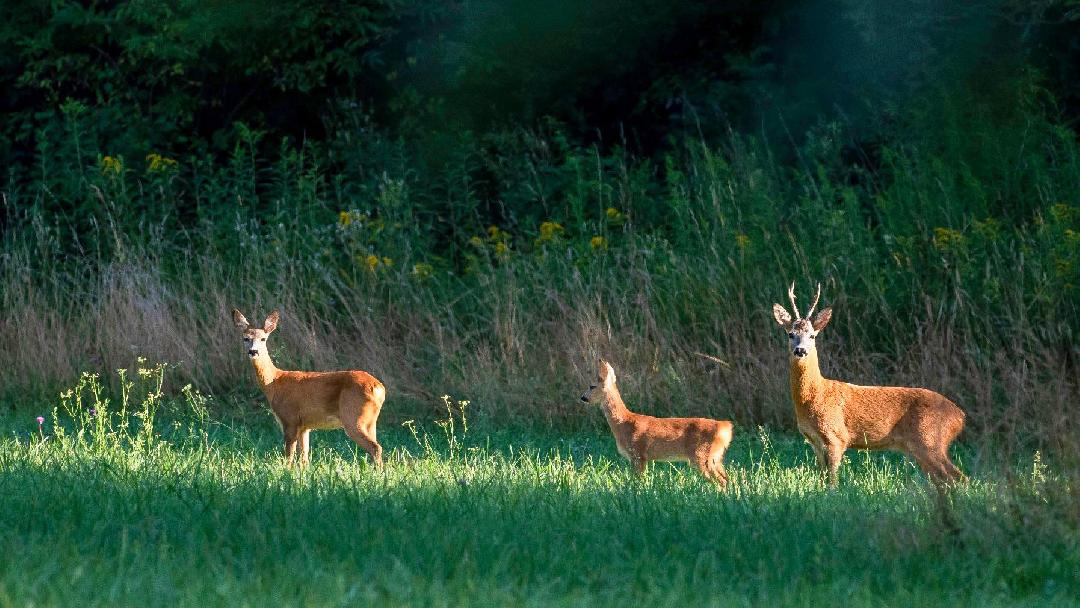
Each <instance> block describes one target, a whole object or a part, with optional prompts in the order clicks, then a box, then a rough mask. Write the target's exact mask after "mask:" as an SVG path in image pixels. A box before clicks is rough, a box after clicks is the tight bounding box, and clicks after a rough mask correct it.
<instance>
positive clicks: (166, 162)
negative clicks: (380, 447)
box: [146, 152, 177, 173]
mask: <svg viewBox="0 0 1080 608" xmlns="http://www.w3.org/2000/svg"><path fill="white" fill-rule="evenodd" d="M146 161H147V162H148V163H150V165H149V166H148V167H147V168H146V170H147V171H149V172H150V173H157V172H159V171H165V170H166V169H172V168H174V167H176V165H177V163H176V161H175V160H173V159H171V158H166V157H164V156H162V155H160V154H156V153H154V152H151V153H150V154H147V155H146Z"/></svg>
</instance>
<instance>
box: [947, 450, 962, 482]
mask: <svg viewBox="0 0 1080 608" xmlns="http://www.w3.org/2000/svg"><path fill="white" fill-rule="evenodd" d="M942 452H943V453H942V455H941V465H942V467H944V469H945V474H946V475H947V476H948V477H949V481H954V482H962V481H967V475H964V472H963V471H961V470H960V467H958V466H956V464H954V463H953V461H952V459H951V458H949V452H948V450H942Z"/></svg>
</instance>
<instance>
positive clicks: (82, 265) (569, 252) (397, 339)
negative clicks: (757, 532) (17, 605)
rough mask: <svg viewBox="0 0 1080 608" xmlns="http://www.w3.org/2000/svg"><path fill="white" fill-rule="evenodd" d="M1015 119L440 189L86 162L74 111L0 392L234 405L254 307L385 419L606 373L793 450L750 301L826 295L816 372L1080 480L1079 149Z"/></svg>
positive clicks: (32, 222) (546, 145)
mask: <svg viewBox="0 0 1080 608" xmlns="http://www.w3.org/2000/svg"><path fill="white" fill-rule="evenodd" d="M1017 95H1019V93H1017ZM1021 105H1022V104H1021ZM1029 106H1030V104H1029V105H1027V106H1023V109H1024V111H1023V112H1019V113H1014V114H1010V115H1007V116H1005V117H1004V118H1003V117H1001V116H996V115H995V116H991V117H987V116H985V115H984V114H985V113H986V112H989V111H988V110H986V111H984V110H983V109H982V108H981V107H980V106H979V105H978V104H974V103H973V104H972V105H971V106H970V107H963V108H959V109H956V110H954V111H951V112H949V111H946V110H948V108H944V109H943V110H942V112H941V115H940V116H938V115H935V117H934V120H935V121H937V122H933V123H932V124H936V125H937V128H936V130H934V131H929V130H927V129H928V128H929V127H928V126H927V125H928V124H931V121H929V119H925V118H918V116H916V117H915V118H910V120H911V121H912V124H916V125H919V126H920V128H922V129H923V130H922V131H919V133H922V135H909V136H907V137H897V138H896V139H895V140H893V141H890V142H889V143H888V144H883V145H880V146H878V147H876V148H873V149H863V148H859V149H858V151H859V152H861V153H863V154H864V156H866V157H867V158H866V159H864V161H865V162H863V161H860V162H852V161H850V160H846V159H847V158H848V157H849V156H850V149H849V148H850V147H849V146H848V147H846V143H845V142H848V141H849V140H848V138H847V136H846V135H845V133H844V132H843V129H842V128H841V127H839V126H836V125H824V126H822V127H820V128H818V129H814V130H813V131H811V132H810V133H809V134H808V135H807V138H806V140H805V142H804V143H801V144H799V145H797V146H786V147H778V145H777V144H776V143H775V142H772V143H769V142H762V141H758V140H755V139H753V138H750V137H746V136H741V135H736V134H732V135H731V136H730V137H729V139H727V140H726V141H722V142H712V143H705V142H700V141H688V142H686V143H685V144H684V145H682V146H681V147H680V148H679V149H678V150H677V151H675V152H673V153H671V154H670V155H669V156H667V157H666V158H663V159H635V158H633V157H632V156H631V155H629V154H627V153H625V152H623V151H620V150H615V151H612V152H609V153H600V152H599V151H598V150H596V149H593V148H583V147H577V146H574V145H572V144H570V143H568V142H566V141H565V140H564V139H561V138H560V137H559V135H558V132H557V131H553V130H550V129H548V128H546V127H545V128H542V129H540V130H539V131H537V132H513V133H509V134H504V135H501V136H499V137H498V138H488V139H482V140H480V141H477V142H475V143H474V144H471V145H463V147H461V148H460V150H461V152H460V156H459V158H458V159H457V160H455V161H453V162H450V163H447V164H445V165H441V166H439V167H437V168H434V169H432V168H430V167H426V166H425V165H424V164H423V163H421V162H420V161H419V160H418V159H417V158H416V157H414V156H411V155H410V152H409V151H408V149H407V147H405V146H404V145H402V144H400V143H398V142H392V141H385V140H382V139H380V136H379V135H378V134H377V133H373V132H364V133H365V135H364V137H354V138H351V139H349V141H348V145H346V144H344V143H341V142H339V143H338V144H335V146H331V147H329V148H325V149H322V148H310V149H309V148H305V149H302V150H299V151H295V152H290V150H289V148H287V147H286V148H284V149H283V150H284V152H283V153H282V155H281V156H282V160H281V161H280V162H278V163H276V164H274V165H272V166H271V165H267V164H265V163H263V162H261V161H260V160H259V158H257V157H256V156H255V154H254V152H253V150H254V149H255V148H256V147H255V146H254V145H251V146H248V147H245V146H239V147H238V148H237V149H236V151H235V153H234V155H233V156H232V158H231V159H228V162H213V161H211V160H202V159H186V160H183V159H182V160H181V161H180V162H178V163H176V164H168V163H164V162H162V161H160V160H159V161H158V162H157V163H156V164H155V162H154V161H153V159H152V158H148V159H146V160H145V162H144V161H143V160H141V159H135V160H132V159H115V158H111V157H109V158H106V153H107V150H99V149H98V148H97V146H96V144H95V141H94V136H93V129H92V127H90V126H86V125H80V123H79V122H78V120H77V117H75V118H73V119H72V125H71V130H70V132H69V133H68V134H67V135H66V137H67V138H68V140H61V141H58V143H57V145H56V149H55V150H51V151H44V152H43V153H42V156H41V162H40V175H39V176H38V178H37V180H36V181H34V182H33V184H32V185H27V184H24V183H21V182H20V183H18V184H16V183H12V184H11V185H10V187H9V188H8V189H7V191H6V192H5V196H4V218H5V225H6V226H7V229H6V230H5V232H4V236H3V254H2V257H0V306H2V309H3V311H4V312H3V315H2V319H0V343H2V344H3V345H4V348H2V349H0V387H2V391H3V398H4V399H6V400H7V401H8V402H9V403H13V404H14V403H19V402H21V401H23V400H24V397H25V395H26V394H27V393H28V392H36V393H38V394H47V393H49V392H51V391H55V390H56V389H57V388H58V387H59V386H61V385H63V384H64V383H65V382H67V381H68V380H69V379H70V378H71V377H73V376H74V375H75V374H76V373H77V372H78V370H82V369H97V370H112V369H116V368H119V367H126V366H129V365H131V364H132V362H133V361H134V359H135V358H136V357H138V356H149V357H152V358H154V359H156V360H164V361H170V362H173V363H175V364H176V365H177V368H178V372H179V374H180V375H179V378H180V382H179V384H184V383H189V382H190V383H193V384H194V385H195V386H197V387H199V388H200V389H202V390H204V391H211V392H215V393H218V392H222V391H238V392H241V393H242V394H245V395H251V397H252V398H251V401H252V403H256V402H258V400H257V399H256V398H255V391H254V388H253V383H252V374H251V371H250V370H249V369H247V368H248V363H247V362H246V361H245V360H244V358H243V356H242V354H241V352H240V350H241V348H240V344H239V340H238V339H237V335H236V332H235V330H234V329H233V328H232V326H231V323H230V321H229V314H228V313H229V310H230V309H231V308H232V307H234V306H235V307H238V308H240V309H241V310H243V311H244V312H245V314H247V316H248V317H249V318H251V319H253V320H254V319H256V318H261V316H264V315H265V314H266V313H268V312H269V311H270V310H271V308H275V307H276V308H281V309H282V311H283V320H282V323H281V325H280V330H279V331H278V332H277V333H276V334H275V335H274V336H273V337H272V338H271V343H270V349H271V353H272V355H273V356H274V357H275V359H276V362H277V363H278V365H279V366H281V367H283V368H318V369H325V368H335V367H350V368H362V369H366V370H369V371H371V372H372V373H374V374H375V375H376V376H377V377H379V378H380V379H382V380H383V381H384V382H385V383H386V385H387V386H388V388H389V397H388V401H387V407H386V409H385V413H384V416H388V417H389V419H390V420H391V421H394V420H397V421H400V420H402V419H405V418H412V417H416V416H420V415H429V414H432V413H434V412H437V411H439V408H440V407H441V406H440V400H439V397H440V396H441V395H442V394H444V393H451V394H454V395H459V396H461V397H462V398H467V399H469V400H471V401H472V402H473V404H474V408H475V409H476V411H477V412H478V413H479V414H482V415H483V416H486V417H489V418H490V419H491V420H494V421H500V420H501V421H511V420H517V421H527V422H539V423H543V424H559V425H569V426H573V425H575V424H579V423H580V421H581V420H582V419H583V418H582V416H581V412H580V410H579V409H578V407H577V404H576V403H575V399H574V397H575V396H576V395H577V394H578V392H579V389H580V388H581V386H583V385H584V384H585V383H587V382H588V381H589V379H590V377H591V376H592V375H593V374H594V373H595V372H594V369H593V367H594V361H595V358H596V356H597V355H600V354H602V355H604V356H606V357H607V358H609V359H610V360H611V361H613V362H614V363H615V364H616V366H617V368H618V369H619V370H620V372H621V373H620V380H621V381H622V382H623V383H624V385H625V387H626V394H627V396H628V398H629V400H630V403H631V404H632V405H633V406H635V407H637V408H638V409H640V410H642V411H645V412H649V413H657V414H687V415H690V414H693V415H707V416H716V417H726V418H733V419H735V420H736V422H737V423H738V424H739V425H740V426H741V427H743V428H747V427H749V426H751V425H755V424H772V425H777V426H790V422H791V406H790V402H789V396H788V388H787V385H788V381H787V356H786V354H785V351H784V345H783V340H782V337H781V333H780V332H779V330H778V329H777V327H776V326H775V323H774V322H773V321H772V320H771V317H770V314H769V311H770V306H771V304H772V303H773V302H776V301H782V299H783V298H784V294H785V292H786V286H787V284H788V283H789V282H790V281H792V280H794V281H796V282H797V284H798V287H799V292H800V294H802V295H801V297H803V298H804V299H805V298H809V297H810V295H811V294H812V288H813V284H814V283H815V282H817V281H820V282H821V283H822V284H823V291H824V295H823V305H826V306H832V307H833V308H834V310H835V314H834V316H833V319H834V321H833V323H832V324H831V325H830V327H829V329H828V330H827V331H826V332H825V333H824V334H823V338H824V339H823V341H822V344H821V350H822V361H823V365H824V366H825V370H824V371H825V372H826V373H827V374H828V375H831V376H833V377H838V378H841V379H845V380H849V381H852V382H856V383H860V384H876V383H881V384H910V385H922V386H927V387H931V388H934V389H936V390H939V391H941V392H943V393H945V394H946V395H948V396H950V397H951V398H953V399H954V400H955V401H957V402H958V403H959V404H960V405H961V406H962V407H963V408H964V410H965V411H966V412H967V413H968V429H969V430H968V434H967V435H966V438H965V440H964V441H967V442H971V443H978V444H980V445H982V446H985V447H987V448H988V449H986V450H980V452H979V453H980V454H986V455H987V457H990V456H989V455H990V454H994V455H995V456H994V457H995V458H996V457H1002V458H1005V459H1008V458H1011V457H1013V456H1015V453H1016V452H1015V451H1016V450H1017V449H1020V448H1022V449H1023V450H1024V451H1026V450H1029V449H1034V448H1037V449H1041V450H1043V453H1044V454H1045V456H1046V457H1047V458H1050V459H1052V460H1060V459H1064V458H1072V459H1075V454H1076V453H1077V452H1078V450H1077V449H1076V446H1077V444H1076V442H1075V439H1074V437H1075V436H1076V433H1077V431H1078V429H1077V425H1076V422H1075V420H1076V419H1075V416H1074V414H1073V409H1074V407H1073V406H1074V404H1075V403H1076V400H1077V398H1078V396H1080V383H1078V380H1077V377H1078V375H1080V374H1078V373H1077V355H1078V354H1080V353H1078V350H1077V348H1078V347H1077V344H1078V340H1077V333H1076V332H1077V327H1078V326H1080V311H1078V308H1077V297H1076V296H1077V285H1078V284H1080V280H1078V277H1080V153H1078V152H1080V146H1078V144H1077V142H1076V141H1075V138H1074V137H1073V136H1072V134H1071V133H1069V132H1067V131H1066V130H1064V129H1063V128H1061V127H1060V126H1059V125H1057V124H1055V123H1054V122H1053V120H1051V119H1049V118H1046V116H1045V115H1043V114H1040V113H1039V111H1037V109H1032V108H1031V107H1029ZM919 121H921V122H919ZM950 121H952V122H950ZM258 137H259V135H258V134H257V133H252V134H250V138H251V141H252V142H254V141H256V140H257V138H258ZM69 140H70V141H69ZM75 144H78V145H77V146H76V145H75ZM76 149H77V150H78V155H77V156H76V155H75V153H74V152H73V150H76ZM778 156H788V157H790V158H791V159H792V160H791V162H790V163H787V162H780V161H778V160H776V158H777V157H778ZM871 157H872V158H871ZM326 162H330V163H331V165H330V168H327V167H326V165H325V164H324V163H326ZM176 388H177V387H176V386H171V387H167V390H176ZM590 424H591V423H590ZM989 448H992V449H989Z"/></svg>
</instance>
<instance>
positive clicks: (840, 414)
mask: <svg viewBox="0 0 1080 608" xmlns="http://www.w3.org/2000/svg"><path fill="white" fill-rule="evenodd" d="M788 298H790V299H791V308H792V311H793V312H794V313H795V316H794V318H793V317H792V316H791V314H789V313H788V311H787V310H785V309H784V307H783V306H781V305H779V304H773V317H775V319H776V322H777V323H779V324H780V326H781V327H783V328H784V329H785V331H787V334H788V338H789V340H790V350H789V355H790V357H789V359H790V367H791V397H792V400H793V401H794V402H795V418H796V420H797V421H798V426H799V432H801V433H802V434H803V437H805V438H806V440H807V442H809V443H810V445H811V446H812V447H813V449H814V454H815V455H816V456H817V461H818V466H819V467H820V468H821V469H822V470H823V472H826V473H827V474H828V480H829V485H831V486H834V487H835V486H836V472H837V469H839V467H840V461H841V459H842V458H843V456H844V451H845V450H846V449H847V448H857V449H868V450H896V451H899V452H902V453H904V454H907V455H908V456H911V457H912V458H914V459H915V462H917V463H918V465H919V467H920V468H921V469H922V470H923V471H924V472H925V473H926V474H927V475H928V476H929V477H930V479H931V480H933V481H934V482H935V483H942V482H950V481H959V480H963V479H964V474H963V473H962V472H961V471H960V469H958V468H957V467H956V465H955V464H953V462H952V460H950V459H949V445H950V444H951V443H952V442H953V440H954V439H956V436H957V435H959V434H960V431H961V430H962V429H963V428H964V412H963V410H961V409H960V408H959V407H957V406H956V404H955V403H953V402H952V401H950V400H948V399H946V398H945V397H944V396H942V395H940V394H938V393H935V392H934V391H931V390H928V389H925V388H905V387H894V386H858V385H855V384H848V383H847V382H841V381H839V380H830V379H827V378H824V377H822V375H821V370H820V368H819V367H818V357H817V349H816V348H815V339H816V338H817V335H818V332H820V331H821V330H822V329H824V328H825V326H826V325H827V324H828V323H829V319H831V318H832V309H831V308H826V309H824V310H822V311H821V312H819V313H818V314H817V315H816V316H815V315H814V309H815V308H817V304H818V301H819V300H820V299H821V284H818V286H817V296H815V298H814V303H813V304H812V305H811V306H810V311H809V312H808V313H806V317H805V318H803V317H802V316H800V315H799V309H798V308H797V307H796V306H795V284H794V283H792V284H791V288H790V289H789V290H788Z"/></svg>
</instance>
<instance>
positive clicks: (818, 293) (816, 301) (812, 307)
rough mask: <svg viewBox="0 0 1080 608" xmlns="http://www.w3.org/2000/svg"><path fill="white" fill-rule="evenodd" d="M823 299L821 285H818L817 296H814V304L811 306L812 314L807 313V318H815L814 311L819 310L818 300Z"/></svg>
mask: <svg viewBox="0 0 1080 608" xmlns="http://www.w3.org/2000/svg"><path fill="white" fill-rule="evenodd" d="M820 299H821V283H818V284H817V295H816V296H814V303H813V304H811V305H810V312H808V313H806V318H807V319H809V318H810V317H812V316H814V309H815V308H817V303H818V300H820Z"/></svg>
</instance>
